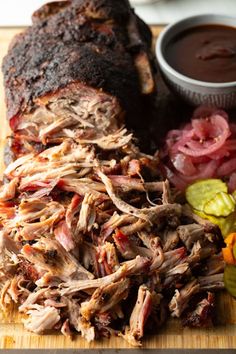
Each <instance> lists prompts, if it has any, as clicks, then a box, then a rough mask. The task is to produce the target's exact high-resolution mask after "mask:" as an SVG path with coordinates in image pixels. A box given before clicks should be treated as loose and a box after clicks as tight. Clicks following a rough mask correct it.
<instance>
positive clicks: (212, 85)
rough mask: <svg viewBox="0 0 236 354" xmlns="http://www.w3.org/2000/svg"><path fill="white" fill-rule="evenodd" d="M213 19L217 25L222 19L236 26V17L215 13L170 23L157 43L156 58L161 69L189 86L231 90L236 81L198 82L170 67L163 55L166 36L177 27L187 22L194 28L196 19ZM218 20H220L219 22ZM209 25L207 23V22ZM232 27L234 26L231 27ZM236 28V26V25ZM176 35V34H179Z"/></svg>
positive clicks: (188, 17) (235, 85)
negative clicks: (231, 21) (233, 21)
mask: <svg viewBox="0 0 236 354" xmlns="http://www.w3.org/2000/svg"><path fill="white" fill-rule="evenodd" d="M209 17H212V18H215V19H216V24H219V25H221V21H220V19H226V20H227V19H229V20H230V19H231V20H235V24H236V16H230V15H222V14H213V13H204V14H199V15H194V16H187V17H184V18H181V19H180V20H177V21H175V22H173V23H170V24H169V25H168V26H167V27H166V28H164V29H163V30H162V31H161V33H160V34H159V36H158V38H157V41H156V57H157V61H158V63H159V65H160V68H161V69H162V70H163V69H164V70H166V71H167V72H169V73H170V74H172V75H173V76H174V77H176V78H177V79H179V80H181V81H185V82H186V83H188V84H191V85H196V86H205V87H207V88H215V89H217V88H230V87H236V81H229V82H210V81H201V80H196V79H192V78H191V77H189V76H186V75H183V74H181V73H180V72H179V71H177V70H175V69H174V68H173V67H172V66H171V65H169V64H168V63H167V61H166V59H165V56H164V54H163V43H164V41H165V37H166V35H167V34H168V33H169V32H170V30H172V28H174V27H175V26H177V25H179V24H180V23H184V22H187V21H191V22H193V24H192V26H190V27H194V20H196V19H199V18H201V19H204V18H208V19H209ZM217 18H218V20H217ZM206 23H207V22H206ZM222 25H225V23H222ZM231 27H232V26H231ZM235 28H236V25H235ZM177 33H178V32H177ZM177 33H176V34H177Z"/></svg>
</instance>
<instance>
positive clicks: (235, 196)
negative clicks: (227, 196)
mask: <svg viewBox="0 0 236 354" xmlns="http://www.w3.org/2000/svg"><path fill="white" fill-rule="evenodd" d="M232 196H233V198H234V200H235V201H236V190H235V191H234V192H233V193H232Z"/></svg>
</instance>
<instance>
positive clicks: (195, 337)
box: [0, 26, 236, 349]
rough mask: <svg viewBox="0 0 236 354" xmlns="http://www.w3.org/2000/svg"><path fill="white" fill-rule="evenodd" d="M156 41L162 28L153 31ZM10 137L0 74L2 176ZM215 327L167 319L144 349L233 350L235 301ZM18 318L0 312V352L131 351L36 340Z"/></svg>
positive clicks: (3, 40) (6, 37) (3, 35)
mask: <svg viewBox="0 0 236 354" xmlns="http://www.w3.org/2000/svg"><path fill="white" fill-rule="evenodd" d="M152 29H153V33H154V36H155V37H157V35H158V33H159V32H160V30H161V28H160V27H158V26H155V27H153V28H152ZM20 30H21V29H13V28H8V29H4V28H2V29H0V62H1V61H2V58H3V56H4V55H5V54H6V52H7V48H8V45H9V43H10V41H11V39H12V37H13V36H14V35H15V34H16V33H18V32H20ZM7 134H9V130H8V124H7V122H6V119H5V105H4V93H3V84H2V74H1V73H0V171H1V172H3V168H4V164H3V148H4V144H5V141H6V136H7ZM216 312H217V322H218V326H216V327H215V328H212V329H188V328H182V327H181V325H180V323H179V321H178V320H174V319H170V320H169V321H168V323H167V324H166V326H165V327H163V328H162V329H161V330H159V331H157V334H156V335H155V336H151V337H148V338H147V339H146V340H145V341H144V342H143V346H144V348H150V349H158V348H159V349H169V348H176V349H181V348H183V349H195V348H211V349H214V348H215V349H216V348H219V349H221V348H227V349H229V348H230V349H232V348H236V300H234V299H233V298H232V297H230V296H229V295H228V294H226V293H222V294H220V295H219V296H218V299H217V310H216ZM21 321H22V318H21V316H20V315H18V314H17V313H16V311H14V309H13V310H12V312H11V313H10V314H8V315H7V316H6V317H5V316H4V314H3V313H1V312H0V348H1V349H19V348H20V349H24V348H31V349H35V348H37V349H39V348H50V349H56V348H66V349H68V348H73V349H75V348H89V349H96V348H97V349H99V348H120V349H122V348H131V347H130V346H129V345H128V344H127V343H126V342H125V341H124V340H123V339H122V338H118V337H114V338H111V339H109V340H108V339H104V340H100V341H96V342H94V343H90V344H89V343H87V342H86V341H85V340H84V339H83V338H81V337H80V336H79V335H78V336H76V338H75V339H74V340H73V341H71V340H70V339H68V338H65V337H64V336H62V335H60V334H56V333H51V334H49V335H45V336H39V335H35V334H32V333H29V332H27V331H25V330H24V328H23V325H22V323H21Z"/></svg>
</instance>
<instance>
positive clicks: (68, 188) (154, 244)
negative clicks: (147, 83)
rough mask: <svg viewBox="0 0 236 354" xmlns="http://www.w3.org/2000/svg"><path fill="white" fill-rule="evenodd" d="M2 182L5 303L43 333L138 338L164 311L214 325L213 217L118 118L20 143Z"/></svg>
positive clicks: (216, 246)
mask: <svg viewBox="0 0 236 354" xmlns="http://www.w3.org/2000/svg"><path fill="white" fill-rule="evenodd" d="M5 178H6V180H7V182H6V183H5V184H3V185H2V187H1V190H0V217H1V221H0V222H1V230H0V284H1V300H0V301H1V307H2V309H3V310H4V311H6V312H7V311H8V310H9V308H10V307H11V306H12V304H14V303H15V304H16V305H17V308H18V310H19V312H21V313H24V314H27V315H28V316H27V318H26V319H24V320H23V321H24V325H25V328H26V329H28V330H30V331H32V332H35V333H38V334H42V333H45V332H47V331H48V330H51V329H55V330H60V331H61V332H62V333H63V334H64V335H66V336H73V333H74V332H75V331H77V332H79V333H81V335H82V336H84V337H85V338H86V339H87V340H88V341H92V340H94V339H95V338H99V337H101V336H103V337H104V336H105V337H109V336H110V335H111V334H115V335H119V336H122V337H123V338H124V339H125V340H126V341H128V342H129V343H130V344H131V345H134V346H139V345H141V339H142V337H143V336H144V333H146V334H150V333H153V331H154V333H158V327H160V326H162V325H163V323H164V322H165V321H166V319H167V318H168V316H169V315H170V316H172V317H178V318H181V320H182V323H183V325H187V326H194V327H204V326H210V325H212V320H213V312H214V299H215V298H214V292H215V291H216V290H219V289H222V288H223V286H224V284H223V268H224V263H223V260H222V256H221V253H220V249H221V240H220V237H219V233H218V229H217V227H216V226H215V225H213V224H211V223H210V222H208V221H206V220H202V219H201V218H199V217H198V216H196V215H194V214H192V212H191V210H190V209H189V208H188V207H187V206H185V205H180V204H179V203H177V202H176V201H175V197H174V195H173V193H172V191H171V189H170V186H169V183H168V181H161V179H160V176H159V161H158V159H157V158H155V157H152V156H148V155H145V154H142V153H141V152H140V151H139V150H138V148H137V147H136V146H135V145H134V143H133V138H132V135H131V134H128V133H127V131H126V130H125V129H123V130H118V131H116V132H115V133H114V134H111V135H107V136H104V137H102V138H99V139H96V140H87V141H86V140H83V141H82V140H80V141H77V142H76V141H74V140H70V139H65V140H64V141H63V142H62V143H60V144H58V145H55V146H51V147H50V146H48V147H47V148H46V149H45V150H44V151H41V152H34V151H32V152H31V153H29V154H26V155H23V156H22V157H20V158H18V159H17V160H15V161H14V162H12V163H11V164H10V165H9V166H8V167H7V169H6V171H5Z"/></svg>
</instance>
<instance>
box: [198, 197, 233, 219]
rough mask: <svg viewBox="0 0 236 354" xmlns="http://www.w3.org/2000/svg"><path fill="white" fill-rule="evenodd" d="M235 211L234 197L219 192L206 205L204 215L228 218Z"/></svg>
mask: <svg viewBox="0 0 236 354" xmlns="http://www.w3.org/2000/svg"><path fill="white" fill-rule="evenodd" d="M234 209H235V199H234V198H233V196H232V195H230V194H228V193H225V192H219V193H217V194H216V195H215V196H214V198H212V199H211V200H209V201H208V202H206V204H205V205H204V209H203V211H204V213H206V214H210V215H214V216H228V215H229V214H231V213H232V212H233V211H234Z"/></svg>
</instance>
